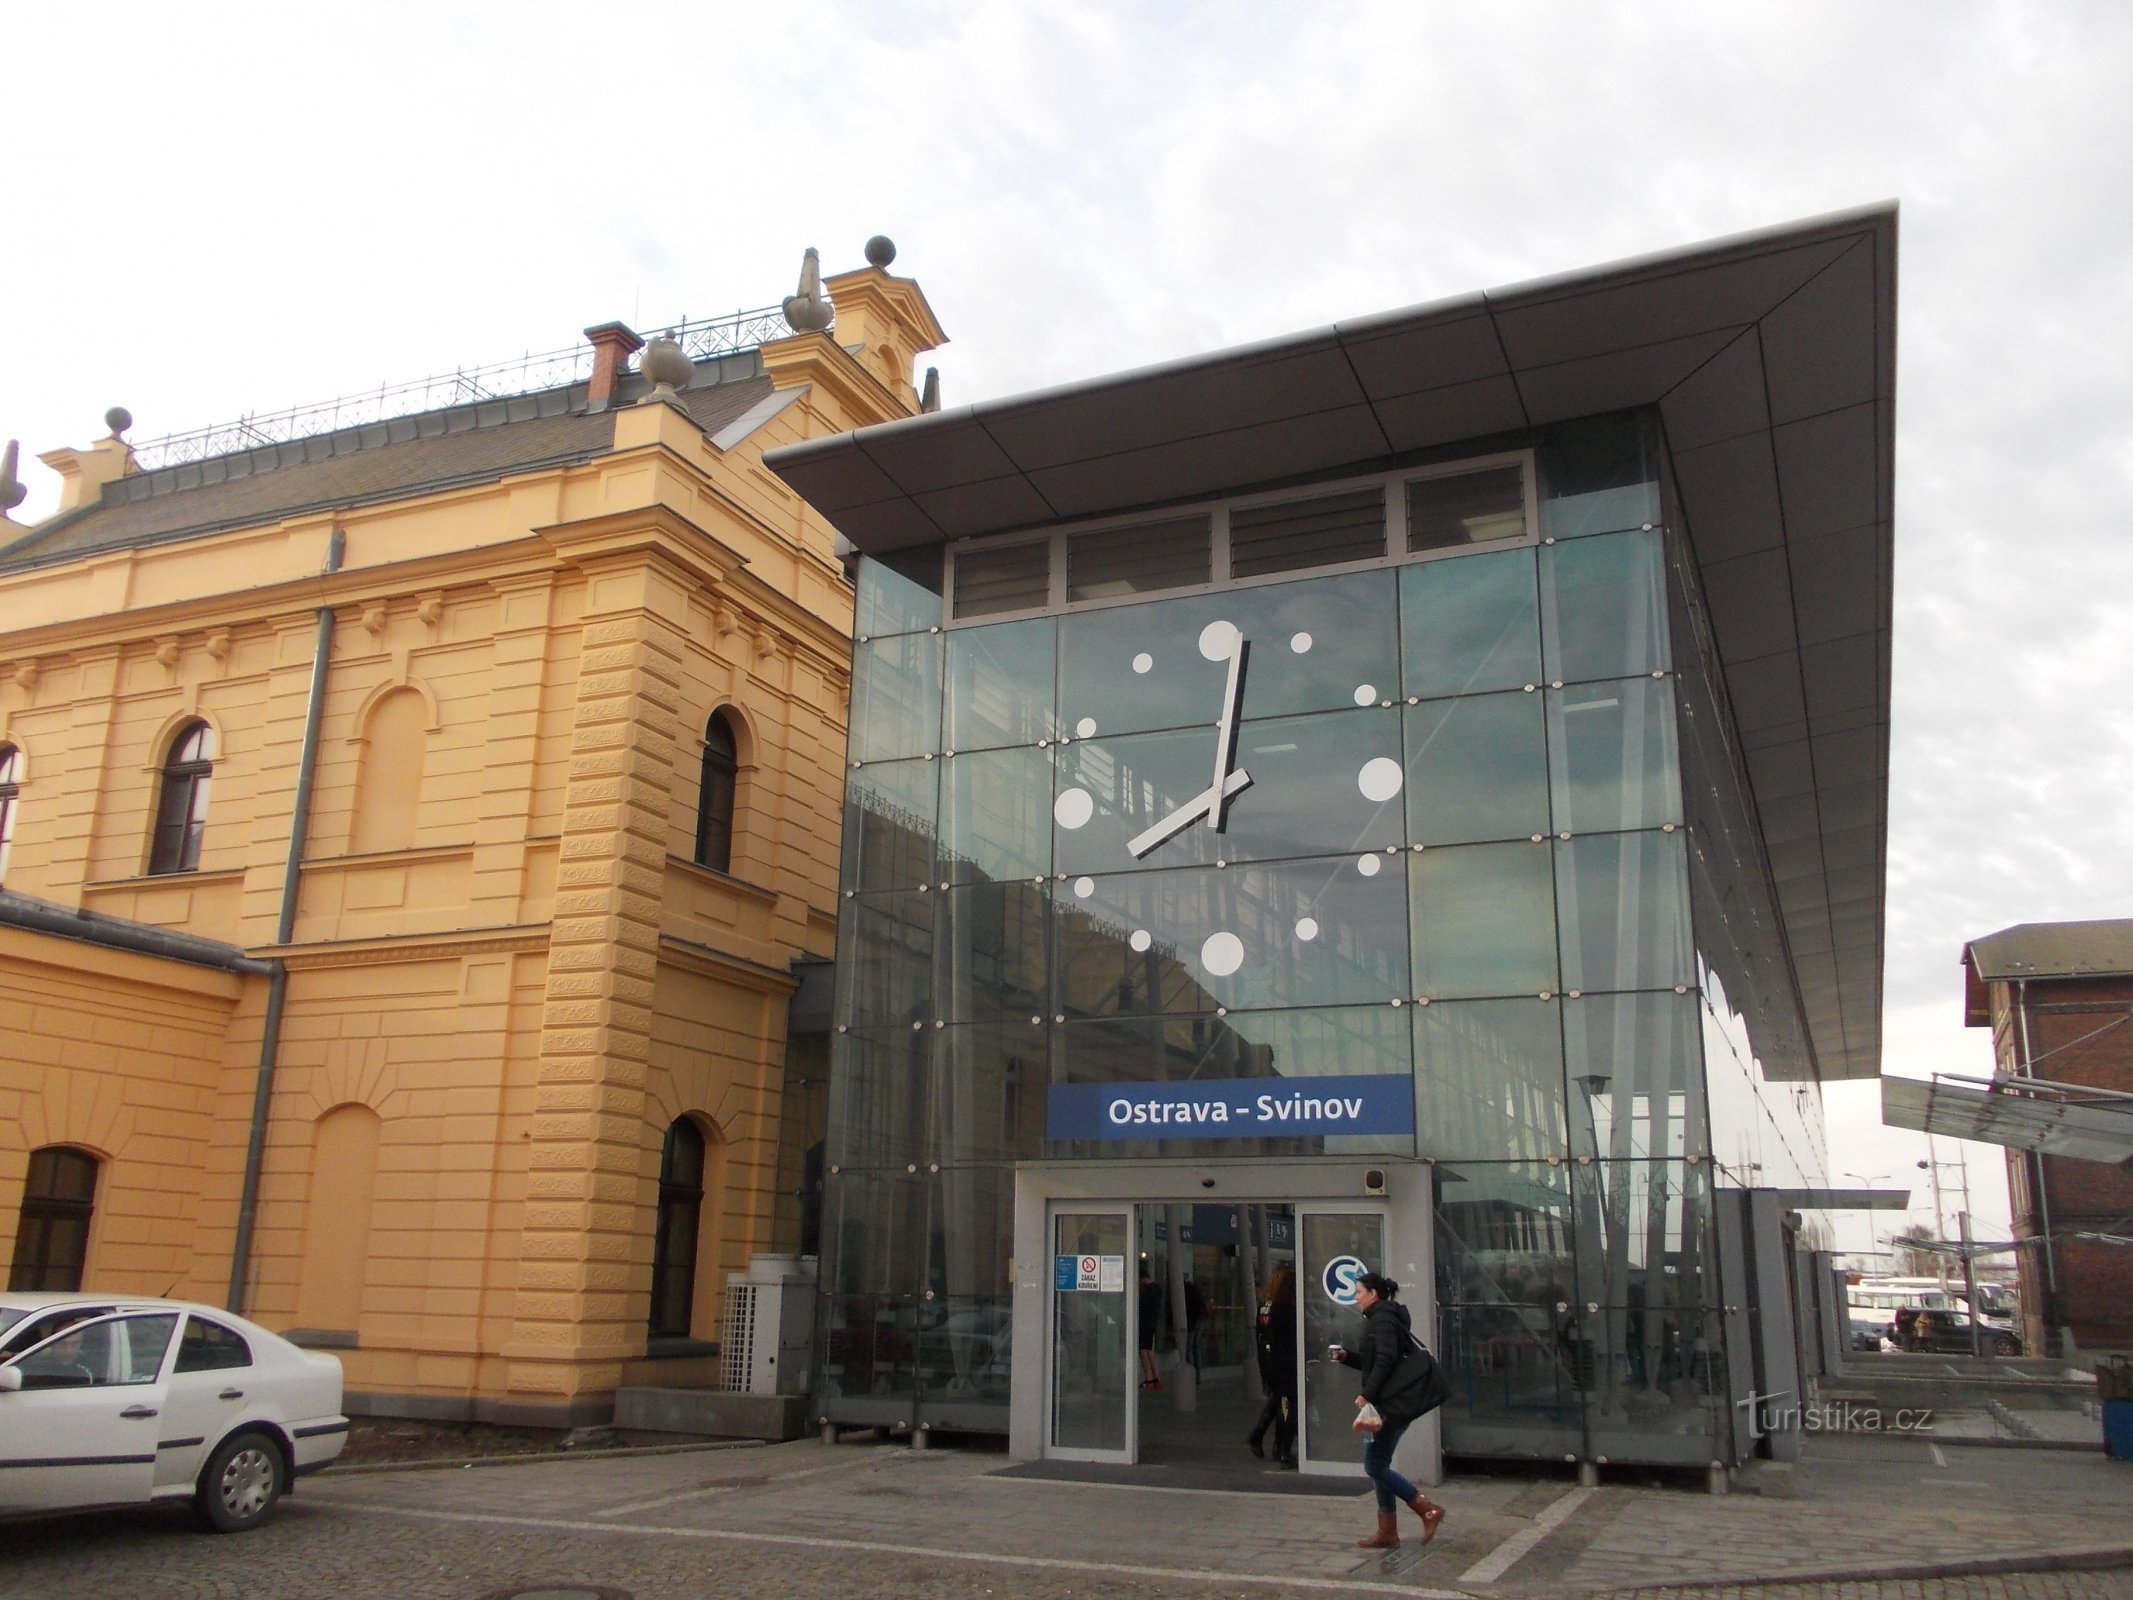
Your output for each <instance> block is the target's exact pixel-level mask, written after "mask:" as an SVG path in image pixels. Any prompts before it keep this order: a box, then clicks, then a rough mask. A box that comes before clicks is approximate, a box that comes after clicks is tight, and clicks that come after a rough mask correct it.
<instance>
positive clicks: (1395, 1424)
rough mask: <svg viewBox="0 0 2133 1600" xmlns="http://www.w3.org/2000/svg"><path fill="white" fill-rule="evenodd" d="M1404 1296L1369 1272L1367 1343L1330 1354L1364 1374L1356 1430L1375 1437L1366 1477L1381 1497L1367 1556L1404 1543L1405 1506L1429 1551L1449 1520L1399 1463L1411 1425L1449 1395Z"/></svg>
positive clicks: (1362, 1298) (1360, 1286)
mask: <svg viewBox="0 0 2133 1600" xmlns="http://www.w3.org/2000/svg"><path fill="white" fill-rule="evenodd" d="M1399 1293H1400V1286H1399V1285H1398V1284H1397V1283H1395V1282H1393V1280H1392V1279H1390V1278H1388V1277H1386V1276H1384V1274H1382V1273H1377V1272H1366V1273H1364V1274H1363V1276H1362V1277H1361V1279H1360V1280H1358V1282H1357V1284H1356V1291H1355V1306H1356V1309H1357V1310H1358V1311H1360V1312H1362V1314H1363V1337H1362V1341H1361V1342H1360V1343H1359V1344H1358V1345H1357V1346H1356V1347H1355V1348H1354V1349H1353V1350H1347V1349H1344V1348H1342V1347H1341V1346H1340V1345H1333V1346H1331V1347H1330V1348H1329V1349H1328V1350H1327V1352H1326V1353H1327V1354H1328V1355H1330V1356H1331V1357H1332V1358H1333V1359H1334V1360H1335V1361H1338V1362H1340V1363H1341V1365H1343V1366H1347V1367H1356V1368H1359V1369H1360V1370H1361V1372H1362V1374H1363V1392H1362V1393H1361V1394H1359V1395H1357V1396H1356V1398H1355V1406H1356V1410H1357V1411H1358V1412H1362V1413H1363V1414H1362V1416H1361V1417H1359V1419H1358V1421H1357V1423H1356V1428H1357V1431H1359V1432H1361V1433H1364V1434H1366V1435H1367V1436H1368V1440H1369V1442H1368V1443H1367V1444H1365V1445H1364V1447H1363V1470H1364V1471H1365V1472H1367V1473H1368V1474H1369V1475H1370V1481H1371V1482H1372V1483H1373V1484H1374V1485H1376V1487H1377V1491H1378V1531H1377V1532H1376V1533H1375V1534H1373V1535H1372V1536H1371V1537H1369V1538H1368V1539H1360V1540H1358V1541H1356V1542H1357V1543H1358V1544H1359V1545H1360V1546H1361V1547H1362V1548H1363V1549H1365V1550H1390V1549H1393V1548H1394V1547H1395V1546H1397V1545H1398V1544H1399V1542H1400V1514H1399V1511H1398V1510H1397V1509H1396V1508H1397V1507H1398V1506H1400V1505H1403V1504H1404V1505H1405V1506H1406V1507H1407V1508H1408V1509H1409V1510H1411V1511H1412V1512H1414V1514H1415V1515H1416V1516H1418V1517H1420V1518H1421V1519H1422V1542H1423V1543H1424V1544H1428V1543H1429V1542H1430V1540H1432V1539H1434V1538H1436V1537H1437V1524H1438V1523H1440V1522H1442V1521H1443V1520H1444V1507H1442V1506H1440V1505H1438V1504H1437V1503H1436V1502H1435V1501H1434V1500H1432V1499H1430V1497H1429V1496H1428V1495H1426V1494H1424V1493H1423V1492H1422V1491H1421V1490H1420V1489H1417V1488H1416V1487H1415V1486H1414V1485H1413V1484H1411V1483H1409V1482H1408V1481H1407V1480H1406V1479H1405V1478H1403V1477H1401V1476H1400V1474H1399V1473H1398V1472H1397V1471H1395V1470H1394V1468H1393V1464H1392V1457H1393V1452H1394V1451H1396V1450H1398V1449H1399V1448H1400V1439H1401V1436H1402V1435H1404V1434H1405V1433H1406V1432H1407V1429H1408V1426H1409V1425H1410V1424H1411V1423H1413V1422H1414V1420H1415V1419H1416V1418H1417V1417H1419V1416H1422V1415H1424V1414H1425V1413H1427V1412H1430V1411H1434V1410H1435V1409H1436V1408H1437V1407H1438V1406H1440V1405H1442V1404H1444V1401H1445V1399H1446V1397H1447V1395H1448V1394H1449V1392H1450V1387H1449V1385H1447V1384H1446V1382H1445V1381H1444V1375H1443V1374H1442V1373H1441V1372H1439V1371H1438V1369H1437V1361H1436V1358H1435V1357H1434V1356H1432V1355H1431V1354H1430V1353H1429V1352H1428V1351H1427V1350H1425V1349H1423V1348H1422V1345H1421V1342H1420V1341H1419V1340H1417V1339H1416V1338H1415V1336H1414V1330H1413V1328H1412V1326H1411V1325H1410V1321H1409V1318H1408V1315H1407V1307H1405V1306H1403V1305H1401V1304H1400V1302H1399V1299H1398V1296H1399ZM1365 1405H1368V1406H1370V1407H1372V1408H1373V1409H1374V1410H1375V1411H1376V1414H1377V1417H1378V1421H1377V1422H1376V1423H1375V1424H1374V1425H1373V1424H1372V1423H1371V1421H1370V1420H1369V1413H1367V1412H1363V1407H1364V1406H1365Z"/></svg>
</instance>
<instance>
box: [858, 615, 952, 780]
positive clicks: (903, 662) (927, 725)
mask: <svg viewBox="0 0 2133 1600" xmlns="http://www.w3.org/2000/svg"><path fill="white" fill-rule="evenodd" d="M940 747H941V640H940V635H938V634H933V633H906V634H899V635H898V636H897V637H895V638H892V639H876V640H875V641H874V642H873V643H871V644H863V645H859V646H857V647H856V648H855V649H854V650H853V651H852V711H851V734H850V737H849V740H848V743H847V750H846V756H847V759H848V760H852V761H885V760H888V759H890V758H892V757H895V756H915V755H921V754H926V753H930V752H932V751H936V750H939V749H940Z"/></svg>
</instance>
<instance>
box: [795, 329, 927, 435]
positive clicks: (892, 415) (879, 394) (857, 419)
mask: <svg viewBox="0 0 2133 1600" xmlns="http://www.w3.org/2000/svg"><path fill="white" fill-rule="evenodd" d="M762 357H763V370H764V371H765V372H767V373H769V374H770V381H771V382H772V383H774V384H776V385H777V386H778V387H779V388H781V389H782V388H785V387H787V386H789V385H792V384H799V383H812V384H816V385H819V386H820V387H821V389H822V390H823V391H824V392H825V393H827V394H829V395H832V396H834V397H835V399H836V401H837V403H838V404H839V405H841V406H842V407H844V409H845V410H846V411H847V412H849V413H850V414H851V416H852V419H853V422H854V424H855V425H857V426H864V425H865V424H867V423H870V422H895V421H899V420H901V419H902V418H905V417H908V416H910V415H911V412H910V409H909V408H908V407H907V406H905V405H904V404H903V402H902V401H900V400H898V399H897V398H896V396H895V395H894V394H893V393H891V392H890V389H889V387H888V385H887V384H885V383H883V382H882V381H881V380H880V379H879V378H877V377H875V376H874V374H873V373H871V372H869V371H867V369H866V368H865V367H863V366H861V365H860V364H859V362H858V361H857V360H856V359H855V358H854V357H853V355H852V353H851V352H850V351H849V350H847V349H845V348H844V346H843V345H841V344H839V343H838V342H837V341H836V340H835V339H833V338H832V337H830V335H828V334H826V333H796V334H794V335H793V336H792V337H791V338H790V339H776V340H773V341H772V342H771V343H769V344H766V345H764V346H763V349H762Z"/></svg>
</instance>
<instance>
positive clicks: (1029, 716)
mask: <svg viewBox="0 0 2133 1600" xmlns="http://www.w3.org/2000/svg"><path fill="white" fill-rule="evenodd" d="M1058 633H1059V625H1058V623H1057V622H1056V621H1054V620H1053V619H1052V618H1050V617H1033V618H1031V619H1030V620H1029V621H1027V622H1001V623H995V624H994V625H992V626H991V627H985V628H958V629H956V630H955V631H954V632H953V633H951V634H949V635H948V736H947V741H946V742H947V747H948V748H949V749H950V750H956V751H968V750H991V749H996V748H998V747H999V746H1001V745H1009V744H1035V743H1036V742H1037V741H1038V740H1039V739H1051V738H1056V737H1057V736H1058V732H1059V730H1058V729H1057V727H1055V726H1054V725H1053V721H1052V670H1053V656H1054V655H1055V653H1056V652H1057V649H1058Z"/></svg>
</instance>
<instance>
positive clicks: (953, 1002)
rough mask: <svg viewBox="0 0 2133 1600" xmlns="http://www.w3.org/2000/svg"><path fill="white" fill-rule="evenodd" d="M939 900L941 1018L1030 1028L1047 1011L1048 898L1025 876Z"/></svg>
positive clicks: (953, 891) (954, 892)
mask: <svg viewBox="0 0 2133 1600" xmlns="http://www.w3.org/2000/svg"><path fill="white" fill-rule="evenodd" d="M940 901H941V934H940V948H941V973H940V984H939V988H938V991H937V992H938V995H939V1006H940V1016H941V1018H942V1019H944V1020H946V1021H949V1022H995V1021H999V1020H1001V1019H1003V1018H1010V1017H1011V1018H1015V1019H1017V1020H1019V1021H1021V1022H1023V1023H1024V1024H1025V1025H1027V1023H1028V1020H1029V1018H1030V1017H1031V1016H1032V1015H1034V1014H1037V1013H1039V1012H1042V1011H1043V1010H1044V1008H1045V972H1046V962H1045V957H1046V954H1047V941H1046V938H1045V935H1046V933H1047V932H1048V931H1049V929H1050V925H1051V913H1052V906H1051V899H1050V896H1049V895H1048V894H1047V893H1046V891H1045V889H1044V888H1043V887H1042V886H1041V885H1038V884H1034V883H1030V882H1028V881H1026V880H1025V881H1022V882H1011V883H979V884H970V885H967V886H964V887H961V888H956V889H951V890H949V891H948V893H946V894H944V895H942V896H940Z"/></svg>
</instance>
